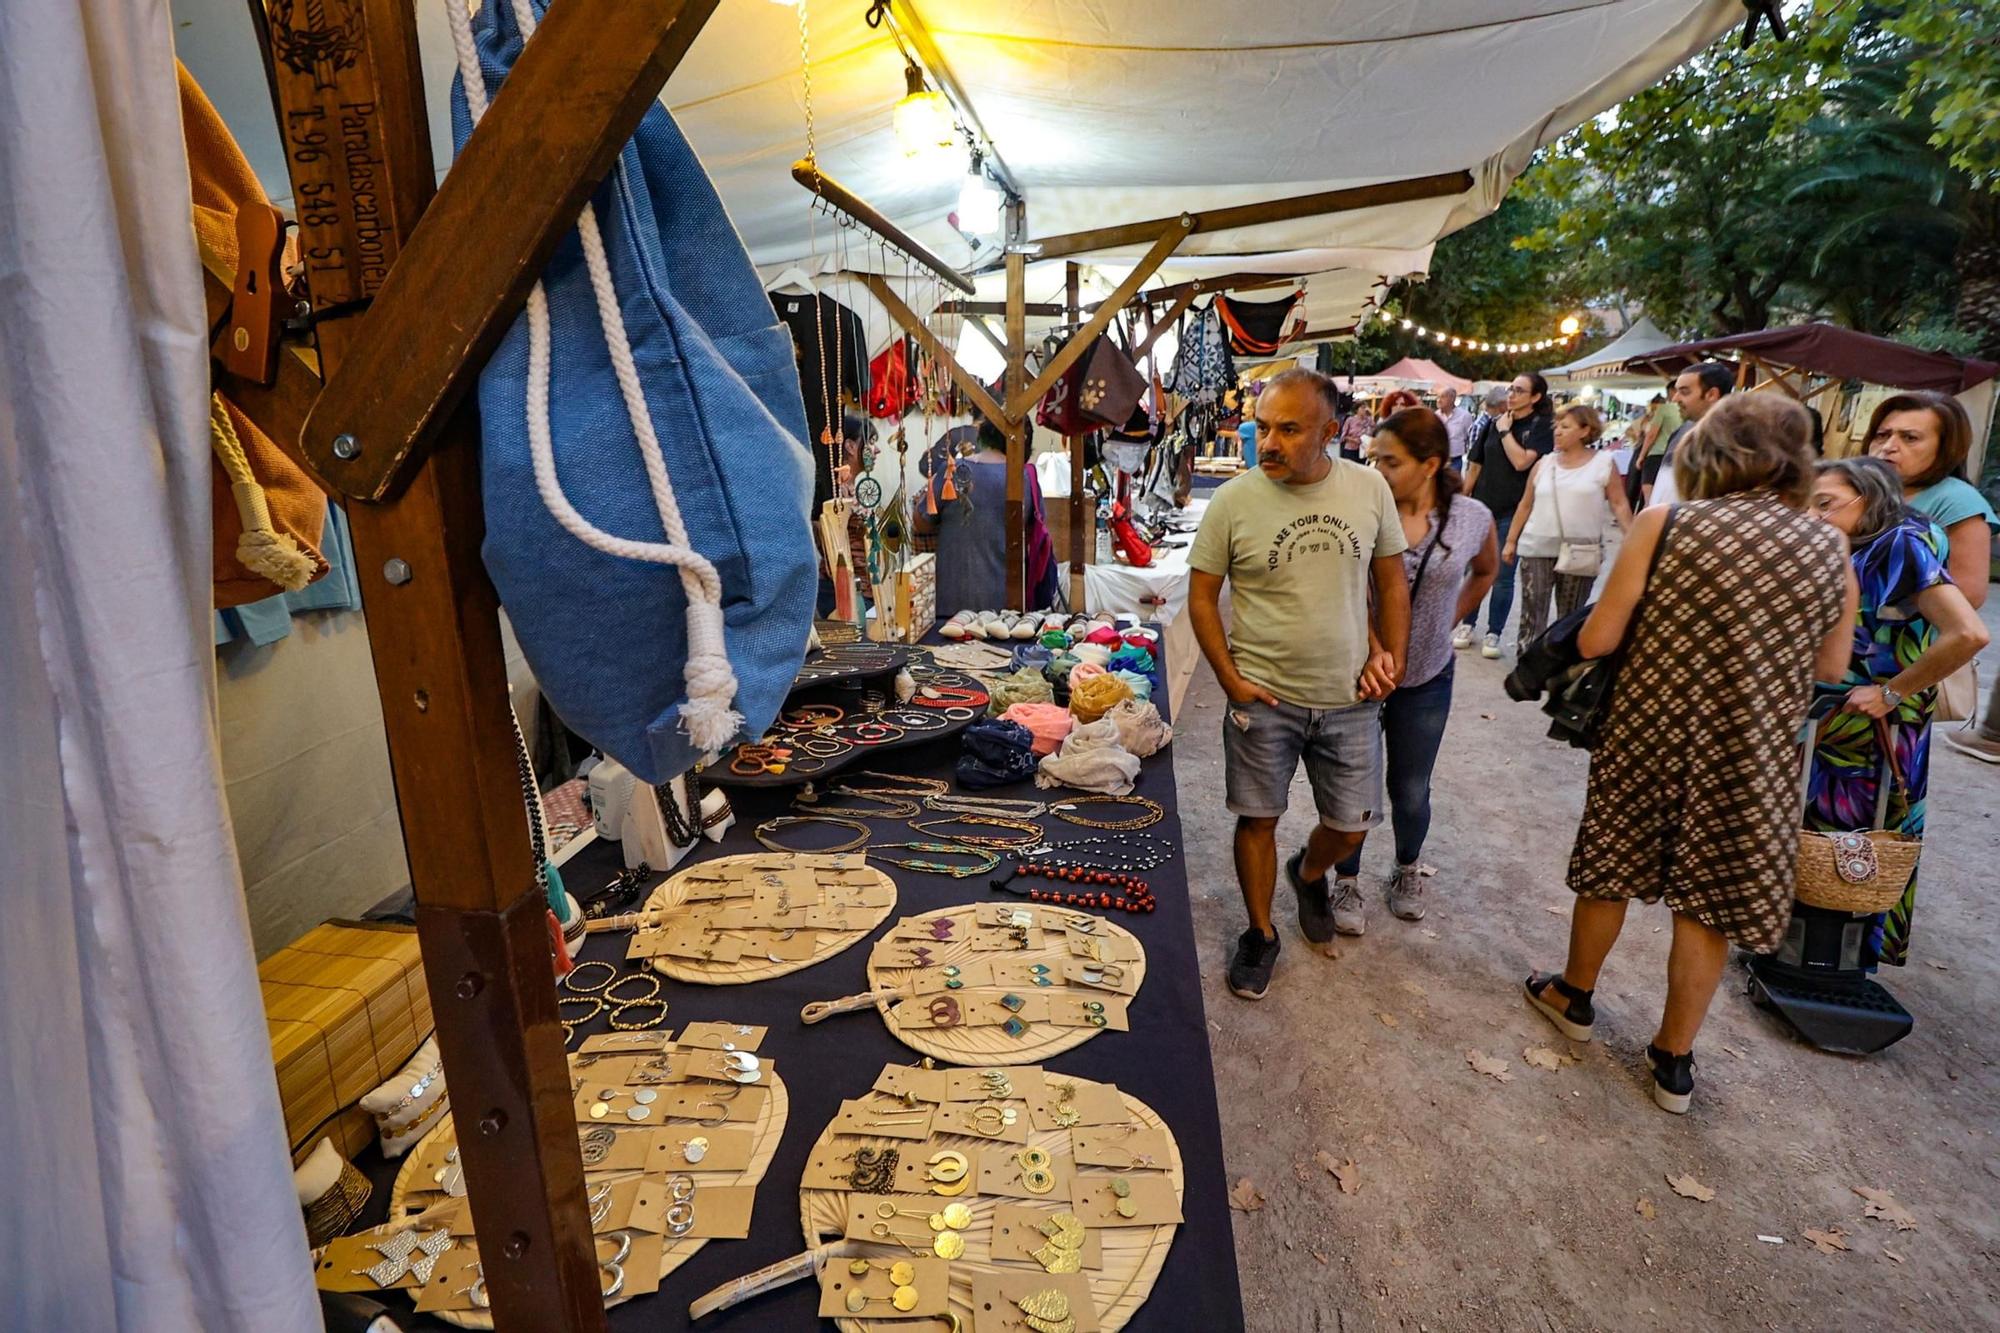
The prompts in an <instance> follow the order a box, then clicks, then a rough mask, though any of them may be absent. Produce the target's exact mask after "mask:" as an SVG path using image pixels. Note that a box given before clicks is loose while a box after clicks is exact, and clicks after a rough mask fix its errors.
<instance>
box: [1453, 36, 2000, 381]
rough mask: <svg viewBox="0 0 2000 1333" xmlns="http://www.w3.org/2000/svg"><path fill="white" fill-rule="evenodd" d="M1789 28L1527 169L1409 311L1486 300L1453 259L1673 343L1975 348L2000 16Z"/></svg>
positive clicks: (1653, 95) (1999, 240)
mask: <svg viewBox="0 0 2000 1333" xmlns="http://www.w3.org/2000/svg"><path fill="white" fill-rule="evenodd" d="M1792 21H1793V39H1792V40H1791V41H1790V42H1787V43H1783V44H1778V43H1774V42H1772V41H1770V40H1768V39H1765V40H1761V41H1759V42H1758V43H1757V44H1756V46H1755V47H1753V48H1752V49H1751V50H1750V51H1747V52H1745V51H1742V50H1740V49H1738V47H1737V45H1736V44H1735V43H1733V42H1718V43H1717V44H1716V45H1715V46H1714V47H1711V48H1710V49H1709V50H1708V51H1705V52H1703V53H1702V54H1700V55H1699V56H1697V57H1696V58H1695V59H1693V60H1691V61H1689V62H1688V63H1686V64H1684V65H1682V66H1681V67H1679V68H1678V69H1676V70H1674V71H1673V72H1671V73H1670V74H1668V75H1667V76H1666V77H1665V78H1663V79H1662V80H1661V81H1660V82H1659V83H1658V84H1656V85H1654V86H1653V87H1651V88H1648V89H1646V90H1644V91H1643V92H1640V93H1638V94H1636V95H1635V96H1633V97H1631V98H1629V99H1627V100H1626V101H1625V102H1624V103H1622V104H1620V105H1619V106H1618V107H1617V108H1615V109H1614V110H1613V111H1612V112H1610V113H1607V114H1606V115H1604V116H1601V117H1599V118H1597V119H1596V120H1593V121H1591V122H1588V123H1586V124H1584V125H1582V126H1580V127H1578V128H1577V129H1576V130H1575V131H1573V132H1572V133H1571V134H1569V135H1568V136H1566V137H1565V138H1564V139H1562V140H1561V141H1560V142H1558V143H1556V144H1554V145H1551V146H1550V147H1549V148H1548V149H1546V150H1544V152H1543V153H1542V154H1540V155H1539V157H1538V159H1537V161H1536V162H1535V164H1534V165H1533V166H1532V167H1531V168H1530V169H1529V171H1528V172H1527V174H1525V175H1524V176H1523V177H1522V178H1521V180H1520V182H1519V183H1518V184H1517V186H1516V188H1515V191H1514V195H1513V197H1512V198H1511V199H1510V203H1513V202H1515V201H1518V202H1519V204H1520V207H1519V208H1518V209H1515V210H1513V211H1512V212H1509V211H1508V210H1506V209H1503V210H1502V211H1501V212H1500V213H1499V214H1496V215H1495V216H1494V217H1492V218H1489V219H1487V220H1485V221H1483V222H1481V223H1478V224H1475V225H1474V226H1473V227H1471V228H1468V229H1467V230H1466V231H1465V232H1463V233H1461V234H1460V236H1458V237H1452V238H1450V239H1449V240H1448V241H1447V242H1445V243H1443V244H1440V246H1439V247H1438V256H1437V260H1436V262H1435V263H1434V265H1433V271H1434V272H1435V273H1437V274H1438V275H1439V277H1438V281H1437V282H1435V283H1434V284H1432V286H1431V287H1430V288H1427V289H1426V290H1425V291H1424V292H1423V293H1422V296H1421V298H1420V299H1421V300H1423V301H1426V302H1430V301H1435V302H1436V303H1437V305H1438V306H1439V307H1440V309H1441V310H1444V311H1453V312H1454V313H1455V310H1454V308H1455V307H1456V305H1457V304H1458V303H1459V301H1460V300H1461V297H1460V296H1459V289H1460V288H1461V287H1470V288H1472V289H1474V291H1475V293H1477V292H1483V291H1484V290H1485V288H1486V287H1487V286H1489V285H1490V284H1487V283H1486V282H1485V280H1484V277H1483V273H1482V275H1480V276H1479V277H1474V276H1471V275H1467V274H1465V273H1464V271H1463V270H1462V269H1461V268H1459V267H1458V266H1457V264H1458V262H1459V261H1460V260H1462V259H1470V260H1472V261H1474V262H1476V263H1478V264H1480V265H1482V266H1483V267H1484V268H1487V269H1492V270H1494V271H1501V272H1506V273H1509V274H1511V275H1516V276H1519V275H1523V274H1530V275H1535V276H1533V277H1532V278H1531V283H1532V284H1535V285H1531V286H1529V287H1528V288H1526V289H1525V291H1524V293H1523V298H1522V299H1523V301H1524V303H1525V304H1531V303H1533V302H1534V301H1535V300H1537V299H1539V297H1540V296H1541V294H1542V293H1543V292H1544V291H1547V292H1548V293H1549V295H1550V296H1551V297H1552V298H1553V299H1555V300H1556V302H1557V303H1558V304H1559V303H1561V302H1565V301H1572V300H1579V299H1582V298H1586V297H1587V298H1590V299H1591V300H1592V301H1594V302H1597V303H1617V304H1621V305H1622V304H1626V303H1630V304H1634V305H1638V306H1642V307H1643V308H1644V309H1645V310H1646V312H1647V313H1648V314H1650V315H1651V316H1652V317H1653V318H1654V319H1655V320H1656V321H1657V322H1658V323H1659V324H1660V326H1661V327H1662V328H1663V329H1665V330H1667V331H1668V332H1669V333H1675V334H1680V335H1685V336H1701V335H1709V334H1717V333H1725V332H1737V331H1742V330H1746V329H1754V328H1760V327H1764V326H1766V325H1769V324H1774V323H1784V322H1790V321H1792V320H1797V319H1807V318H1828V319H1832V320H1834V321H1836V322H1838V323H1842V324H1845V325H1848V326H1850V327H1853V328H1858V329H1862V330H1864V331H1868V332H1876V333H1888V334H1893V333H1897V332H1898V331H1902V330H1908V329H1913V328H1917V327H1927V328H1932V329H1937V328H1941V327H1947V326H1949V325H1950V324H1951V323H1952V322H1953V321H1954V320H1955V321H1956V323H1957V324H1958V325H1959V326H1960V327H1961V328H1963V329H1965V330H1966V331H1968V333H1969V334H1970V336H1971V338H1972V341H1973V342H1974V344H1975V345H1978V346H1983V347H1987V348H1989V349H1990V348H1992V347H1993V346H1994V345H1995V343H1996V342H2000V226H1996V223H2000V0H1882V2H1864V0H1810V3H1806V4H1802V5H1800V6H1797V7H1796V12H1795V13H1793V14H1792ZM1482 232H1485V233H1487V236H1486V238H1485V239H1481V240H1475V239H1474V237H1475V234H1477V233H1482ZM1461 239H1463V241H1464V252H1463V253H1461V252H1460V251H1459V250H1457V249H1455V248H1448V247H1452V244H1453V242H1459V241H1461ZM1501 246H1505V247H1511V248H1512V249H1514V250H1515V251H1517V252H1518V253H1519V254H1520V255H1521V256H1523V258H1522V259H1521V261H1520V262H1519V263H1518V264H1507V263H1504V262H1502V261H1501V259H1500V258H1499V256H1498V255H1497V254H1496V253H1495V250H1496V247H1501ZM1517 290H1520V289H1517ZM1464 299H1471V298H1470V297H1467V298H1464ZM1557 317H1558V318H1559V316H1557ZM1437 318H1438V322H1444V321H1445V318H1446V316H1445V314H1443V313H1440V314H1439V315H1438V317H1437ZM1549 322H1550V321H1548V320H1546V319H1544V320H1541V321H1539V323H1540V327H1541V328H1546V327H1547V326H1548V323H1549ZM1460 323H1461V324H1462V323H1463V321H1462V320H1461V321H1460ZM1503 336H1504V335H1503Z"/></svg>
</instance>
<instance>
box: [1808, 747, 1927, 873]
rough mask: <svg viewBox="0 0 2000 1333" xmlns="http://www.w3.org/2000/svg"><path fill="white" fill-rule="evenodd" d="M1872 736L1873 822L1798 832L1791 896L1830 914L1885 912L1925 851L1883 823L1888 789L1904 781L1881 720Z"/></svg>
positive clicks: (1916, 840) (1920, 844)
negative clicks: (1877, 758)
mask: <svg viewBox="0 0 2000 1333" xmlns="http://www.w3.org/2000/svg"><path fill="white" fill-rule="evenodd" d="M1806 736H1807V747H1806V773H1805V790H1806V792H1807V793H1810V792H1811V790H1812V763H1813V748H1814V747H1813V744H1812V742H1813V741H1814V740H1815V739H1817V732H1816V731H1815V730H1808V732H1807V733H1806ZM1875 739H1876V744H1877V746H1879V747H1880V749H1881V751H1882V771H1881V773H1880V775H1879V776H1880V781H1879V782H1878V783H1877V784H1876V793H1875V826H1874V827H1873V828H1870V829H1859V830H1856V831H1854V832H1852V833H1819V832H1815V831H1813V830H1811V829H1807V830H1806V831H1804V832H1803V833H1801V834H1800V835H1799V873H1798V886H1797V889H1796V896H1797V898H1798V900H1799V901H1800V902H1802V903H1804V904H1805V905H1806V906H1808V907H1821V908H1825V909H1827V910H1828V911H1833V912H1871V913H1872V912H1886V911H1888V910H1889V909H1890V908H1891V907H1894V906H1895V905H1896V904H1897V903H1898V902H1899V901H1901V900H1902V897H1903V890H1905V889H1906V888H1908V887H1909V884H1910V877H1911V876H1912V875H1914V874H1916V873H1917V856H1918V854H1919V853H1921V852H1922V851H1923V849H1924V841H1923V839H1922V838H1913V837H1911V836H1910V835H1909V834H1907V833H1893V832H1890V831H1889V830H1887V829H1884V828H1883V827H1882V825H1883V823H1884V822H1885V821H1886V819H1887V818H1888V813H1889V792H1890V790H1891V789H1892V788H1894V787H1900V786H1902V785H1903V775H1902V772H1901V771H1900V770H1899V768H1898V767H1897V765H1896V749H1895V745H1894V743H1893V741H1892V738H1891V737H1890V735H1889V728H1888V726H1887V724H1885V723H1884V722H1883V721H1882V720H1881V719H1880V718H1877V719H1876V722H1875Z"/></svg>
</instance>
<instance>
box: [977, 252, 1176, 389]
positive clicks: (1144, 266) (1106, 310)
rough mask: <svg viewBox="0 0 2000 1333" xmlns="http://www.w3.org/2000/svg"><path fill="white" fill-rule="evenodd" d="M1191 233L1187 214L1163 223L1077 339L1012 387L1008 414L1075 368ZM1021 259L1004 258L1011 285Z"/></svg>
mask: <svg viewBox="0 0 2000 1333" xmlns="http://www.w3.org/2000/svg"><path fill="white" fill-rule="evenodd" d="M1193 230H1194V219H1193V218H1192V217H1191V216H1190V215H1188V214H1182V215H1181V216H1180V217H1177V218H1173V219H1170V220H1169V221H1167V222H1164V223H1162V224H1161V225H1160V227H1159V228H1158V231H1157V234H1156V236H1155V239H1154V241H1153V248H1152V249H1150V250H1148V251H1147V252H1146V255H1145V258H1143V259H1141V260H1140V261H1139V262H1138V264H1137V265H1136V266H1134V268H1133V269H1132V271H1131V272H1130V273H1127V274H1126V275H1125V281H1123V282H1121V283H1119V284H1118V286H1117V287H1116V288H1114V289H1113V290H1112V293H1111V295H1110V296H1109V297H1107V298H1105V301H1104V304H1102V305H1100V306H1099V307H1098V308H1097V313H1096V314H1094V315H1092V316H1091V317H1090V322H1089V323H1087V324H1085V325H1084V326H1083V327H1082V328H1081V329H1079V330H1078V331H1077V333H1076V336H1074V337H1073V338H1071V339H1070V340H1069V341H1068V342H1067V343H1064V344H1063V347H1062V350H1061V351H1059V352H1057V353H1056V354H1055V356H1054V357H1052V358H1051V359H1050V361H1049V363H1048V364H1047V365H1046V366H1043V367H1042V373H1041V374H1039V375H1037V376H1036V377H1035V382H1034V383H1033V384H1031V385H1029V386H1028V387H1027V389H1025V390H1023V391H1020V392H1018V393H1017V392H1015V391H1014V390H1013V389H1012V388H1010V389H1009V390H1008V393H1007V414H1008V415H1009V416H1016V417H1018V416H1022V415H1024V414H1026V412H1027V411H1028V409H1029V408H1031V407H1033V406H1034V405H1035V404H1036V403H1038V402H1040V401H1041V398H1042V395H1043V394H1045V393H1047V392H1048V391H1049V390H1050V388H1052V387H1053V386H1054V385H1055V382H1056V381H1057V380H1059V379H1061V378H1062V377H1063V372H1065V371H1067V370H1068V369H1069V368H1070V367H1071V366H1072V365H1074V364H1075V363H1076V359H1077V358H1078V357H1080V356H1082V355H1083V354H1084V353H1085V352H1087V351H1089V350H1090V346H1091V344H1092V343H1094V342H1096V341H1097V335H1098V334H1100V333H1102V332H1104V330H1105V329H1106V328H1107V327H1109V326H1110V324H1111V321H1112V318H1113V317H1114V316H1116V315H1117V313H1118V312H1119V311H1120V310H1122V309H1123V308H1124V307H1125V303H1126V302H1127V301H1129V300H1131V299H1132V293H1133V292H1136V291H1138V290H1139V288H1140V287H1141V286H1142V285H1143V284H1144V283H1145V281H1146V279H1148V278H1150V277H1152V276H1153V274H1154V273H1155V272H1156V271H1157V270H1158V269H1159V267H1160V265H1161V264H1163V263H1165V262H1166V260H1167V256H1168V255H1171V254H1172V253H1173V252H1174V251H1175V250H1176V249H1177V248H1178V247H1179V246H1180V243H1181V242H1182V241H1183V240H1185V239H1187V237H1188V236H1190V235H1192V234H1193ZM1020 258H1021V256H1020V255H1018V254H1013V255H1009V256H1007V261H1008V263H1009V265H1010V268H1009V269H1008V273H1009V278H1008V281H1009V283H1010V284H1011V283H1012V281H1013V278H1012V276H1011V275H1012V273H1013V269H1012V267H1011V265H1012V264H1013V262H1014V261H1015V260H1017V259H1020Z"/></svg>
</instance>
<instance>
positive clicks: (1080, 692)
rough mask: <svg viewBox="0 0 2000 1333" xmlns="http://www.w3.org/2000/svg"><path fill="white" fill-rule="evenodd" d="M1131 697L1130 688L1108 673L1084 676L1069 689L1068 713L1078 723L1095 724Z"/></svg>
mask: <svg viewBox="0 0 2000 1333" xmlns="http://www.w3.org/2000/svg"><path fill="white" fill-rule="evenodd" d="M1131 697H1132V687H1131V686H1130V685H1127V684H1126V683H1125V682H1124V681H1122V680H1120V679H1119V678H1118V677H1116V676H1113V675H1111V674H1109V673H1105V674H1101V675H1096V676H1086V677H1084V678H1083V679H1081V680H1078V681H1075V682H1074V683H1072V684H1071V685H1070V687H1069V711H1070V712H1072V713H1074V714H1076V720H1077V721H1079V722H1095V721H1097V720H1098V719H1099V718H1101V717H1103V716H1104V715H1105V714H1106V713H1108V712H1110V711H1111V710H1112V709H1114V708H1116V707H1117V706H1118V705H1119V704H1121V703H1124V702H1125V701H1126V700H1127V699H1129V698H1131Z"/></svg>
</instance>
